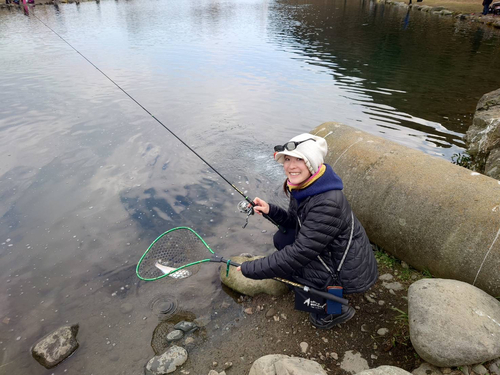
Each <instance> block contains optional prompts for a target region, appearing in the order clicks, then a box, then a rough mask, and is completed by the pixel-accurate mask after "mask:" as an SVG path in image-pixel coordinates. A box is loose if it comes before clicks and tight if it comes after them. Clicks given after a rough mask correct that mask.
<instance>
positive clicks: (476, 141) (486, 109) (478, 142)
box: [465, 89, 500, 180]
mask: <svg viewBox="0 0 500 375" xmlns="http://www.w3.org/2000/svg"><path fill="white" fill-rule="evenodd" d="M465 141H466V144H467V152H468V153H469V154H470V155H471V156H472V158H473V162H474V167H475V169H476V170H477V171H478V172H481V173H484V174H486V175H487V176H490V177H493V178H495V179H497V180H498V179H500V89H498V90H495V91H492V92H489V93H487V94H485V95H483V97H482V98H481V99H480V100H479V102H478V103H477V106H476V113H475V114H474V119H473V120H472V125H471V126H470V128H469V130H467V133H466V135H465Z"/></svg>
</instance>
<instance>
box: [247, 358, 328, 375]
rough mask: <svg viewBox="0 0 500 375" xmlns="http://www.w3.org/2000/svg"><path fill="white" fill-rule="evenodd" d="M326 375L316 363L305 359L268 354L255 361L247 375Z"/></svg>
mask: <svg viewBox="0 0 500 375" xmlns="http://www.w3.org/2000/svg"><path fill="white" fill-rule="evenodd" d="M290 374H300V375H327V373H326V371H325V370H323V367H321V365H320V364H319V363H317V362H314V361H311V360H309V359H305V358H299V357H289V356H287V355H283V354H270V355H266V356H264V357H260V358H259V359H257V360H256V361H255V362H254V363H253V365H252V367H251V368H250V372H249V373H248V375H290Z"/></svg>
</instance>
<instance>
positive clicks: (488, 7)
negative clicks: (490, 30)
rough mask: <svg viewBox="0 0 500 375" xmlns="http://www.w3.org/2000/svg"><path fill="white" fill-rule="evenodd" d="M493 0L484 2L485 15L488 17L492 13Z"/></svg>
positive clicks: (484, 0)
mask: <svg viewBox="0 0 500 375" xmlns="http://www.w3.org/2000/svg"><path fill="white" fill-rule="evenodd" d="M492 2H493V0H483V15H485V16H486V15H487V14H488V13H489V11H490V5H491V3H492Z"/></svg>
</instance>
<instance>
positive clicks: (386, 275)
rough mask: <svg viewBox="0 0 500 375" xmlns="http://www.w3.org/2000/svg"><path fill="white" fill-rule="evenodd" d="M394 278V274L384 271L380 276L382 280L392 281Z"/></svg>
mask: <svg viewBox="0 0 500 375" xmlns="http://www.w3.org/2000/svg"><path fill="white" fill-rule="evenodd" d="M392 279H394V276H392V275H391V274H390V273H384V274H383V275H382V276H380V277H379V280H382V281H391V280H392Z"/></svg>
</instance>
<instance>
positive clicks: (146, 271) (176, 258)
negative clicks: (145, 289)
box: [137, 227, 212, 280]
mask: <svg viewBox="0 0 500 375" xmlns="http://www.w3.org/2000/svg"><path fill="white" fill-rule="evenodd" d="M211 255H212V252H211V250H210V249H209V248H208V246H206V245H205V243H204V242H203V240H202V239H201V238H200V237H198V236H197V235H196V233H195V232H194V231H192V230H191V229H189V228H183V227H181V228H174V229H172V230H170V231H168V232H166V233H164V234H163V235H161V236H160V237H158V238H157V239H156V240H155V242H153V243H152V244H151V246H150V247H149V249H148V251H147V252H146V253H145V254H144V256H143V257H142V258H141V260H140V261H139V264H138V266H137V275H138V276H139V277H140V278H142V279H144V280H156V279H158V278H161V277H164V276H165V275H166V274H168V276H169V277H173V278H177V279H179V278H185V277H188V276H191V275H192V274H194V273H196V272H198V269H199V267H200V265H199V264H194V265H191V266H189V267H187V268H184V269H181V270H178V271H175V272H173V271H174V270H175V269H178V268H180V267H182V266H186V265H188V264H190V263H195V262H198V261H201V260H204V259H209V258H210V256H211Z"/></svg>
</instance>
